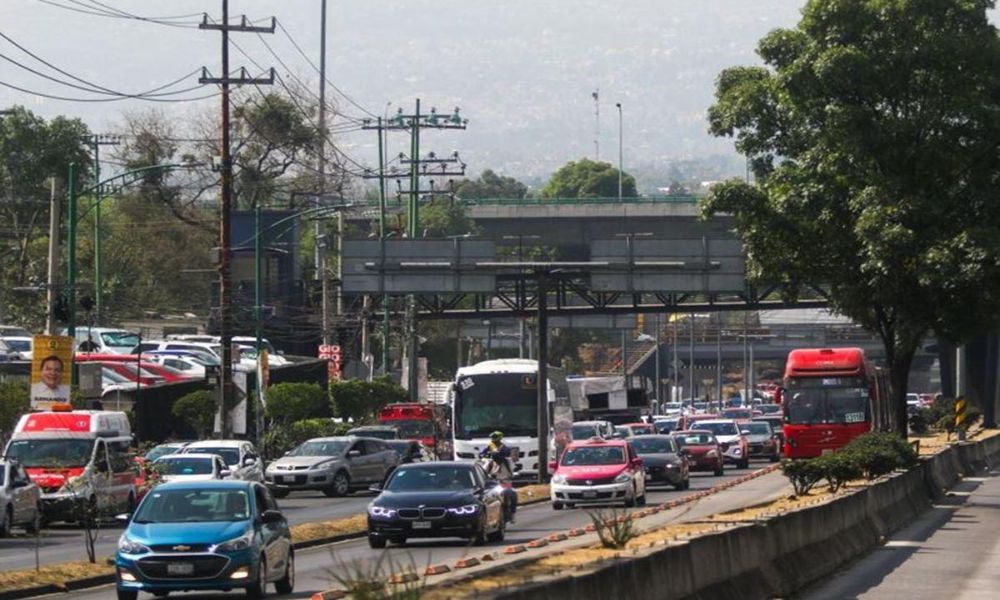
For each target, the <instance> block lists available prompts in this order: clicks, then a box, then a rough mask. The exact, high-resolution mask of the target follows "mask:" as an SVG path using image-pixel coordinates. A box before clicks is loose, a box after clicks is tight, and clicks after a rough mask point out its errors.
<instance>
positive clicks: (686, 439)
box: [675, 433, 715, 446]
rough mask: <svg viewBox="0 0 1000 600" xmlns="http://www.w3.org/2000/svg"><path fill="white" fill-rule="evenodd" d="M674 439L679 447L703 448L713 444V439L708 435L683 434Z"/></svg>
mask: <svg viewBox="0 0 1000 600" xmlns="http://www.w3.org/2000/svg"><path fill="white" fill-rule="evenodd" d="M675 439H676V440H677V443H678V444H679V445H681V446H704V445H709V444H714V443H715V437H714V436H713V435H712V434H710V433H685V434H683V435H678V436H677V437H676V438H675Z"/></svg>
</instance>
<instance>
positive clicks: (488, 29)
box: [0, 0, 803, 175]
mask: <svg viewBox="0 0 1000 600" xmlns="http://www.w3.org/2000/svg"><path fill="white" fill-rule="evenodd" d="M48 2H51V3H48ZM52 4H60V5H63V6H65V7H69V8H76V9H79V10H99V11H103V10H107V9H106V8H102V7H101V4H103V5H105V6H108V7H113V8H115V9H119V10H122V11H125V12H130V13H134V14H138V15H143V16H149V17H161V16H163V17H170V16H176V15H193V14H194V13H199V12H202V11H207V12H208V13H209V15H210V16H211V17H212V18H215V19H218V18H219V17H220V15H221V9H220V7H221V2H220V1H219V0H214V1H200V0H199V1H196V0H155V1H154V0H0V32H2V33H3V34H5V35H7V36H9V37H10V38H12V39H13V40H14V41H16V42H18V43H20V44H21V45H23V46H24V47H25V48H26V49H28V50H30V51H32V52H34V53H36V54H38V55H39V57H41V58H43V59H45V60H48V61H50V62H51V63H52V64H54V65H55V66H57V67H59V68H62V69H64V70H66V71H68V72H70V73H72V74H74V75H76V76H78V77H81V78H82V79H86V80H88V81H91V82H94V83H98V84H101V85H103V86H106V87H108V88H113V89H115V90H120V91H127V92H133V93H134V92H138V91H145V90H148V89H151V88H154V87H157V86H160V85H163V84H165V83H168V82H171V81H173V80H176V79H177V78H179V77H182V76H184V75H186V74H189V73H193V72H194V71H195V70H196V69H200V68H201V67H202V66H207V67H209V69H210V70H212V71H213V73H214V74H218V71H219V66H218V65H219V45H220V41H219V40H220V36H219V34H218V32H209V31H200V30H199V29H197V27H196V26H194V24H196V23H197V22H198V21H200V17H196V16H188V17H185V18H182V19H178V20H175V21H171V22H174V23H181V24H184V25H188V26H186V27H169V26H164V25H161V24H155V23H148V22H142V21H137V20H131V19H121V18H107V17H102V16H96V15H88V14H81V13H79V12H72V11H70V10H67V9H66V8H60V7H57V6H53V5H52ZM802 4H803V2H802V0H619V1H618V2H614V1H607V0H548V1H546V0H506V1H504V2H496V1H495V0H492V1H485V0H433V1H431V0H330V1H329V3H328V11H329V15H328V43H327V64H328V78H329V79H330V81H331V82H332V83H333V84H335V85H336V86H337V87H338V88H339V89H340V90H342V91H343V92H345V93H346V94H347V96H349V97H350V101H349V100H348V99H347V98H345V97H344V96H343V95H341V94H338V93H337V92H335V91H333V90H329V93H330V94H331V95H330V98H331V99H332V100H333V101H335V102H336V103H337V105H338V106H339V107H340V108H341V110H342V111H343V112H344V113H346V114H349V115H352V116H364V115H365V113H364V112H363V110H362V109H361V108H359V107H358V106H355V105H354V104H352V103H351V101H353V102H355V103H357V105H359V106H360V107H363V108H364V109H365V110H367V111H369V112H370V113H373V114H382V113H383V112H384V111H385V110H386V108H387V103H390V102H391V105H389V106H388V111H389V112H390V113H391V112H394V111H395V110H396V108H397V107H398V106H400V105H402V106H404V107H406V108H407V109H411V108H412V105H413V100H414V99H415V98H417V97H419V98H421V99H422V103H423V105H424V107H429V106H437V107H439V109H440V110H442V111H443V112H450V110H451V109H452V108H454V107H455V106H461V108H462V113H463V115H464V116H466V117H467V118H469V120H470V124H469V129H468V131H465V132H461V133H430V134H428V135H426V136H425V142H426V144H425V146H424V149H426V150H436V151H438V152H439V153H442V152H450V151H451V150H453V149H460V150H461V151H462V154H463V156H464V157H465V160H466V161H468V163H469V166H470V171H471V172H474V173H475V172H478V171H480V170H482V169H484V168H494V169H496V170H499V171H505V172H508V173H510V174H512V175H519V174H538V173H545V172H547V171H551V170H552V168H554V167H556V166H558V165H560V164H562V163H564V162H566V161H568V160H573V159H577V158H580V157H582V156H593V155H594V152H595V149H594V138H595V129H596V124H595V115H594V102H593V99H592V97H591V92H593V91H594V90H595V89H598V88H599V89H600V111H601V115H600V137H599V139H600V145H601V155H602V158H603V159H610V160H617V144H618V119H617V112H616V108H615V103H616V102H622V104H623V116H624V118H623V122H624V130H625V135H624V139H625V154H626V164H637V163H649V164H658V163H662V162H665V161H669V160H671V159H676V158H684V157H699V156H707V155H713V154H720V153H730V152H732V149H731V148H732V143H731V142H730V141H729V140H717V139H713V138H711V137H710V136H708V134H707V133H706V132H705V130H706V124H705V119H704V113H705V108H706V107H707V106H708V105H709V104H710V103H711V100H712V92H713V81H714V79H715V77H716V75H717V74H718V72H719V70H721V69H722V68H724V67H726V66H730V65H735V64H748V63H752V62H755V57H754V54H753V49H754V46H755V44H756V42H757V40H758V39H759V38H760V37H761V36H762V35H764V34H765V33H766V32H767V31H769V30H771V29H773V28H775V27H785V26H791V25H793V24H794V23H795V22H796V20H797V19H798V15H799V10H800V8H801V6H802ZM319 7H320V0H281V1H280V2H278V1H270V2H268V1H264V0H232V1H231V2H230V13H231V15H239V14H246V15H247V16H248V17H249V18H250V19H251V20H258V19H262V18H265V17H270V16H272V15H274V16H276V17H277V18H278V20H279V23H280V24H281V25H283V26H284V28H285V29H286V30H287V31H288V33H289V34H291V36H292V37H293V38H294V39H295V40H296V42H297V43H298V44H299V45H300V46H301V48H302V49H303V50H304V51H305V53H306V54H308V55H309V56H310V58H312V59H313V60H314V61H316V62H317V63H318V54H319ZM261 37H263V40H264V41H266V42H267V43H268V44H270V45H271V47H272V48H273V50H274V52H275V53H276V54H277V55H278V56H279V57H280V58H281V60H282V61H284V62H285V65H286V66H287V67H286V66H282V65H281V64H279V62H278V61H277V59H276V58H275V57H274V56H272V55H271V54H270V53H269V52H268V50H267V48H266V47H265V46H264V44H263V42H262V40H261ZM232 39H233V41H234V42H235V43H236V44H237V45H238V46H239V48H241V49H242V50H244V51H245V52H246V53H247V54H249V55H250V57H251V58H252V59H253V60H255V61H257V62H258V63H260V64H261V65H263V66H274V67H275V68H276V69H277V70H278V73H279V74H280V75H281V76H282V77H284V78H285V80H286V81H293V80H295V79H299V80H301V81H303V82H306V83H308V84H310V85H312V86H316V85H317V81H318V76H317V73H316V71H315V70H314V69H313V68H312V67H311V66H310V65H309V64H308V63H307V62H306V61H305V59H304V58H303V57H302V56H301V55H300V54H299V53H298V51H297V50H296V49H295V47H294V46H293V45H292V43H291V42H290V41H289V39H288V37H286V36H285V35H284V34H283V33H282V32H281V31H280V30H279V32H278V33H277V34H275V35H266V36H257V35H255V34H233V36H232ZM0 54H2V55H3V56H6V57H8V58H11V59H14V60H17V61H18V62H21V63H22V64H25V65H28V66H31V67H32V68H37V69H39V70H43V71H45V72H46V73H48V74H50V75H52V76H54V77H57V78H59V79H66V77H64V76H62V75H59V74H57V73H53V72H52V71H49V70H47V69H46V68H45V67H43V66H42V65H40V64H39V63H37V62H35V61H33V59H31V58H30V57H28V56H27V55H25V54H24V53H23V52H21V51H20V50H18V49H17V48H15V47H14V46H12V45H11V44H10V43H9V42H8V41H7V40H3V39H0ZM231 60H232V66H233V67H234V68H235V67H238V66H244V65H245V66H247V67H248V68H249V69H250V70H251V72H254V73H256V71H257V69H256V68H255V67H253V66H252V63H251V61H250V60H249V59H247V57H245V56H243V55H242V54H241V52H240V51H239V49H237V48H233V51H232V59H231ZM0 82H3V83H4V84H13V85H17V86H20V87H24V88H28V89H31V90H35V91H41V92H46V93H50V94H55V95H62V96H70V97H76V98H80V97H90V98H94V97H97V96H94V95H92V94H88V93H86V92H82V91H80V90H75V89H72V88H69V87H65V86H62V85H59V84H57V83H53V82H51V81H46V80H44V79H41V78H40V77H38V76H36V75H33V74H31V73H29V72H27V71H25V70H23V69H21V68H19V67H17V66H15V65H13V64H11V63H10V62H8V61H5V60H0ZM186 82H187V83H186V84H185V85H178V86H177V87H175V88H171V89H177V88H180V87H188V86H190V85H195V84H196V83H197V75H192V76H191V77H189V78H188V79H187V80H186ZM208 91H209V92H211V91H212V90H208ZM199 93H201V92H191V93H190V94H188V95H197V94H199ZM206 103H208V104H207V106H211V107H214V106H216V105H217V103H218V102H217V100H214V99H213V100H206V101H202V102H201V103H197V102H191V103H181V104H173V103H171V104H157V103H150V102H140V101H134V100H130V101H123V102H103V103H83V102H66V101H57V100H49V99H44V98H40V97H37V96H32V95H30V94H24V93H21V92H16V91H13V90H11V89H9V88H4V87H0V106H7V105H10V104H23V105H25V106H27V107H29V108H30V109H31V110H33V111H35V112H37V113H39V114H41V115H43V116H45V117H50V116H53V115H56V114H66V115H71V116H78V117H81V118H83V119H84V120H85V121H86V122H87V123H88V124H90V125H91V127H92V128H94V129H95V130H97V131H112V130H114V128H115V125H116V122H118V121H119V120H120V117H121V115H122V112H123V111H125V110H145V109H148V108H151V107H155V108H158V109H161V110H163V111H165V112H167V114H169V115H171V116H174V117H176V118H177V119H178V122H184V120H185V119H189V118H190V117H191V115H192V114H196V113H198V112H201V111H204V110H205V109H206ZM338 122H339V121H337V120H336V119H335V120H334V126H335V127H336V125H337V124H338ZM374 141H375V136H374V133H370V132H364V133H361V132H358V133H349V134H346V135H344V136H343V137H341V138H340V143H341V144H342V146H343V148H344V149H345V150H346V151H347V152H348V153H349V154H350V155H351V156H353V157H355V158H356V159H357V160H359V161H360V162H363V163H368V164H371V163H373V162H374V151H373V148H374ZM398 142H400V143H401V142H402V139H400V140H398Z"/></svg>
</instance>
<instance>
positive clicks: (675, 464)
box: [667, 462, 680, 469]
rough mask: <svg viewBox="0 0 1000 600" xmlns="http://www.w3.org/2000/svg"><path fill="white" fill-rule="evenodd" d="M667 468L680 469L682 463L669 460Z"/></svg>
mask: <svg viewBox="0 0 1000 600" xmlns="http://www.w3.org/2000/svg"><path fill="white" fill-rule="evenodd" d="M667 468H668V469H679V468H680V465H679V464H678V463H675V462H668V463H667Z"/></svg>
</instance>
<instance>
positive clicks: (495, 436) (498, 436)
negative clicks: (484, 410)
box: [490, 431, 503, 440]
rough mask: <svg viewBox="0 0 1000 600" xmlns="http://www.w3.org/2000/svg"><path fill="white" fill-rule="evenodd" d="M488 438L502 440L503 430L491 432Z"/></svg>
mask: <svg viewBox="0 0 1000 600" xmlns="http://www.w3.org/2000/svg"><path fill="white" fill-rule="evenodd" d="M490 439H491V440H502V439H503V432H502V431H494V432H493V433H491V434H490Z"/></svg>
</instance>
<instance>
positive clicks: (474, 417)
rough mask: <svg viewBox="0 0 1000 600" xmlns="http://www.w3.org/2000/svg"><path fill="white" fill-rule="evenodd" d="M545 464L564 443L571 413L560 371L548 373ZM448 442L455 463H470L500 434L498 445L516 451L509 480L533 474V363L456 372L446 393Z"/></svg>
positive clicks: (498, 363) (507, 362)
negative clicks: (448, 402) (448, 397)
mask: <svg viewBox="0 0 1000 600" xmlns="http://www.w3.org/2000/svg"><path fill="white" fill-rule="evenodd" d="M547 379H548V404H549V426H550V427H551V429H550V431H549V432H548V440H547V441H548V446H549V460H555V458H556V456H557V454H558V451H560V450H561V449H562V448H563V447H564V446H565V444H567V443H568V442H569V440H570V432H571V428H572V425H573V409H572V408H571V407H570V402H569V388H568V387H567V385H566V375H565V373H564V372H563V370H562V369H559V368H557V367H549V369H548V377H547ZM451 407H452V418H451V423H452V427H451V429H452V441H453V447H454V451H455V458H456V460H461V461H469V462H472V461H475V460H476V459H477V458H478V456H479V452H480V451H481V450H482V449H483V448H485V447H486V446H487V444H489V442H490V434H491V433H492V432H494V431H502V432H503V434H504V442H505V443H506V444H507V446H509V447H510V448H511V449H512V450H517V452H516V454H517V460H516V461H515V465H514V469H515V476H518V477H528V476H537V474H538V361H536V360H526V359H519V358H512V359H500V360H487V361H484V362H481V363H478V364H475V365H471V366H468V367H462V368H460V369H459V370H458V372H457V373H456V374H455V383H454V385H453V386H452V392H451Z"/></svg>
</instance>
